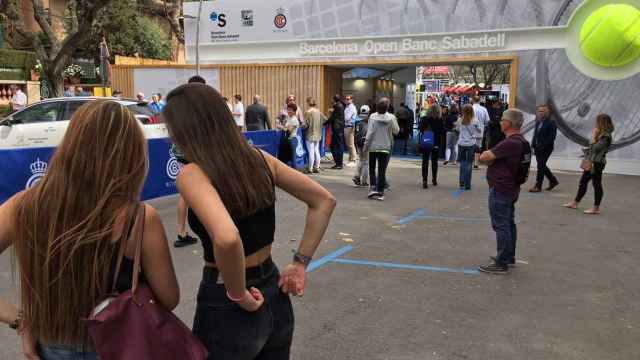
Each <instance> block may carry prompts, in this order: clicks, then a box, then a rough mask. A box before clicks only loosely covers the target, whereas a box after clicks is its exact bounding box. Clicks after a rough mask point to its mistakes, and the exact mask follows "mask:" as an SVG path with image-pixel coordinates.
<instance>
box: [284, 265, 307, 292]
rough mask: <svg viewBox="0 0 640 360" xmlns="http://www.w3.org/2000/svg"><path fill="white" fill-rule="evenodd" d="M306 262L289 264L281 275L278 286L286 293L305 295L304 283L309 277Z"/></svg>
mask: <svg viewBox="0 0 640 360" xmlns="http://www.w3.org/2000/svg"><path fill="white" fill-rule="evenodd" d="M306 270H307V269H306V267H305V266H304V264H301V263H296V262H294V263H293V264H291V265H289V266H287V267H286V268H285V269H284V271H283V272H282V274H281V276H280V280H279V281H278V286H279V287H280V289H282V292H283V293H285V294H293V295H296V296H302V295H304V285H305V281H306V278H307V272H306Z"/></svg>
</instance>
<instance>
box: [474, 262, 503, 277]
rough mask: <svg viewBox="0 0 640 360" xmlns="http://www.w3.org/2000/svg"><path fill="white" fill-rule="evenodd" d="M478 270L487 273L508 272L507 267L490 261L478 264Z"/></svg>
mask: <svg viewBox="0 0 640 360" xmlns="http://www.w3.org/2000/svg"><path fill="white" fill-rule="evenodd" d="M478 270H479V271H481V272H483V273H487V274H495V275H504V274H507V273H508V272H509V267H507V266H503V265H498V264H496V263H491V264H487V265H480V266H478Z"/></svg>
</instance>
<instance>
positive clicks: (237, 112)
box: [232, 94, 244, 132]
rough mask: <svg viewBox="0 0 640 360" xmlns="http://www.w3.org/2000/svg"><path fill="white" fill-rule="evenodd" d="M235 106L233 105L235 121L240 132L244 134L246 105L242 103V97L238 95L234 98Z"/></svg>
mask: <svg viewBox="0 0 640 360" xmlns="http://www.w3.org/2000/svg"><path fill="white" fill-rule="evenodd" d="M233 99H234V100H235V104H234V105H233V113H232V115H233V120H234V121H235V122H236V126H237V127H238V130H240V131H241V132H242V130H244V104H243V103H242V95H240V94H236V95H234V96H233Z"/></svg>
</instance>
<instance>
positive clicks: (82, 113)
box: [0, 100, 180, 360]
mask: <svg viewBox="0 0 640 360" xmlns="http://www.w3.org/2000/svg"><path fill="white" fill-rule="evenodd" d="M95 139H100V141H95ZM44 165H46V163H45V164H44ZM147 169H148V160H147V140H146V139H145V137H144V134H143V132H142V129H141V127H140V126H139V124H138V121H137V120H136V118H135V117H134V116H133V114H132V113H131V112H130V111H129V110H128V109H127V108H126V107H124V106H121V105H120V104H118V103H116V102H114V101H105V100H96V101H91V102H88V103H87V104H85V105H83V106H81V107H80V108H79V109H78V110H77V111H76V112H75V114H74V115H73V117H72V119H71V121H70V123H69V127H68V129H67V130H66V133H65V135H64V137H63V139H62V142H61V143H60V145H59V146H58V147H57V149H56V151H55V153H54V154H53V157H52V158H51V160H50V161H49V166H48V169H47V173H46V175H45V176H44V178H42V180H41V181H40V182H39V183H37V184H36V185H34V186H33V187H31V188H29V189H27V190H25V191H23V192H20V193H18V194H16V195H14V196H13V197H11V198H10V199H9V200H7V201H6V202H5V203H4V204H2V205H1V206H0V253H3V252H4V251H5V250H6V249H8V248H9V247H10V246H13V248H14V252H15V259H16V264H17V272H16V273H17V274H19V277H20V282H19V284H20V305H19V306H16V305H14V304H12V303H10V302H8V301H7V300H5V299H0V315H2V316H0V321H2V322H4V323H8V324H10V326H11V327H12V328H13V329H15V330H17V331H18V336H20V337H21V338H22V350H23V352H24V355H25V357H26V358H27V359H43V360H49V359H63V358H64V359H89V360H96V359H97V358H98V355H97V354H96V353H95V352H94V350H93V348H94V344H92V343H91V341H90V338H89V334H88V331H87V325H86V324H87V323H86V321H84V320H86V319H87V318H88V317H89V316H90V314H91V313H92V311H93V309H95V308H96V306H97V305H98V304H100V303H101V302H102V301H103V300H105V299H106V298H107V297H109V296H112V295H113V294H114V292H115V293H123V292H126V291H127V290H129V289H131V288H132V280H133V276H134V259H135V254H136V252H137V249H138V250H140V253H141V258H140V259H141V269H142V271H141V273H140V274H139V281H140V283H143V284H145V285H147V286H149V287H150V289H151V290H152V292H153V294H154V295H155V299H154V300H155V301H156V302H157V304H158V306H162V307H164V308H166V309H167V310H173V309H174V308H175V307H176V305H177V304H178V301H179V296H180V293H179V289H178V282H177V280H176V275H175V272H174V269H173V263H172V260H171V253H170V252H169V247H168V245H167V239H166V234H165V230H164V227H163V225H162V222H161V220H160V216H159V215H158V213H157V212H156V210H155V209H154V208H153V207H152V206H150V205H146V204H143V203H141V202H139V200H138V199H139V198H140V194H141V192H142V187H143V184H144V181H145V177H146V175H147ZM140 222H143V224H144V225H143V227H144V232H143V235H142V239H141V240H140V238H139V237H137V236H132V234H131V228H132V227H133V226H134V224H139V223H140ZM140 242H141V243H140ZM120 259H121V261H120ZM114 280H115V281H114ZM114 283H115V284H114ZM114 285H115V286H114ZM3 287H5V286H4V284H3ZM112 330H113V331H124V330H127V329H112ZM131 346H144V344H131Z"/></svg>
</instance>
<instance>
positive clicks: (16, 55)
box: [0, 49, 37, 80]
mask: <svg viewBox="0 0 640 360" xmlns="http://www.w3.org/2000/svg"><path fill="white" fill-rule="evenodd" d="M36 62H37V60H36V54H35V53H32V52H28V51H19V50H9V49H0V69H4V70H1V71H0V80H31V71H30V70H31V69H33V68H34V67H35V65H36Z"/></svg>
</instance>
